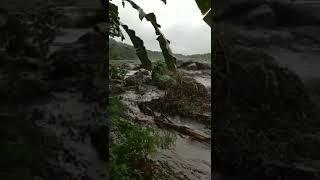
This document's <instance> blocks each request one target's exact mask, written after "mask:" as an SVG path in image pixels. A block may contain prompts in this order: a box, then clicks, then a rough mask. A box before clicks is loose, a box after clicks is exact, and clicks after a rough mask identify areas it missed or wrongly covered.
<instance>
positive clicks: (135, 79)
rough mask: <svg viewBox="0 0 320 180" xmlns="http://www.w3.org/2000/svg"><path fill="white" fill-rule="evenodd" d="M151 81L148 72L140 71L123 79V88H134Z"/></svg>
mask: <svg viewBox="0 0 320 180" xmlns="http://www.w3.org/2000/svg"><path fill="white" fill-rule="evenodd" d="M150 81H151V75H150V72H149V71H148V70H145V69H140V70H139V71H138V72H136V73H135V74H134V75H132V76H129V77H127V78H126V79H125V86H136V85H141V84H148V83H149V82H150Z"/></svg>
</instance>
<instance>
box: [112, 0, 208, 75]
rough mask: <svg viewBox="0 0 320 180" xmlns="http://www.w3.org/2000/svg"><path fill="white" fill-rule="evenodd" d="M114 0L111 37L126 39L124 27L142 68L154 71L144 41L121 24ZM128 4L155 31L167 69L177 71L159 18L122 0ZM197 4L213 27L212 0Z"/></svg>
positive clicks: (199, 1) (174, 59)
mask: <svg viewBox="0 0 320 180" xmlns="http://www.w3.org/2000/svg"><path fill="white" fill-rule="evenodd" d="M111 1H112V0H109V35H110V36H111V37H121V39H122V40H123V39H124V36H123V34H122V32H121V29H120V26H122V27H123V28H124V29H125V31H126V32H127V34H128V35H129V37H130V40H131V42H132V44H133V46H134V48H135V49H136V53H137V55H138V57H139V59H140V61H141V64H142V67H144V68H146V69H148V70H152V66H151V61H150V59H149V58H148V54H147V51H146V48H145V46H144V43H143V41H142V40H141V38H139V37H138V36H137V35H136V33H135V31H134V30H132V29H130V28H129V27H128V26H127V25H125V24H123V23H121V22H120V18H119V12H118V6H116V5H115V4H113V3H112V2H111ZM161 1H162V2H163V3H164V4H166V3H167V1H166V0H161ZM126 3H129V4H130V5H131V6H132V8H134V9H136V10H137V11H138V12H139V19H140V20H141V21H142V20H143V19H146V20H147V21H149V22H150V23H151V24H152V26H153V28H154V30H155V34H156V35H157V38H156V39H157V41H158V42H159V46H160V48H161V51H162V55H163V57H164V60H165V62H166V65H167V68H168V69H169V70H170V71H176V58H175V57H174V55H173V53H172V50H171V48H170V41H169V40H168V39H167V38H166V37H165V36H164V34H163V33H162V32H161V30H160V28H161V26H160V25H159V24H158V23H157V18H156V15H155V14H154V13H148V14H147V13H145V12H144V10H143V9H142V8H141V7H140V6H138V5H137V4H136V3H135V2H134V1H132V0H122V5H123V7H124V6H125V4H126ZM196 3H197V5H198V7H199V9H200V10H201V13H202V14H203V15H204V18H203V19H204V21H205V22H206V23H207V24H208V25H209V26H211V22H212V20H211V15H212V14H211V1H210V0H196Z"/></svg>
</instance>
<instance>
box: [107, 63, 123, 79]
mask: <svg viewBox="0 0 320 180" xmlns="http://www.w3.org/2000/svg"><path fill="white" fill-rule="evenodd" d="M109 73H110V74H109V79H117V80H124V78H125V76H126V74H127V70H126V69H125V67H124V65H122V66H110V70H109Z"/></svg>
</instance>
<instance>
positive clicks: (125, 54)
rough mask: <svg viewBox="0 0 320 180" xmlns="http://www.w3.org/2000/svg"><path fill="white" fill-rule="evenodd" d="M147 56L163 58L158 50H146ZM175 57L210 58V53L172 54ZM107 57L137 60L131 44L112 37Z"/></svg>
mask: <svg viewBox="0 0 320 180" xmlns="http://www.w3.org/2000/svg"><path fill="white" fill-rule="evenodd" d="M147 53H148V56H149V58H150V59H151V60H152V61H154V60H160V59H163V56H162V53H161V52H159V51H150V50H147ZM174 55H175V57H176V58H177V59H180V60H204V61H210V60H211V53H206V54H194V55H188V56H187V55H182V54H174ZM109 58H110V59H111V60H138V56H137V55H136V53H135V49H134V47H133V46H131V45H128V44H124V43H121V42H118V41H116V40H114V39H112V38H110V39H109Z"/></svg>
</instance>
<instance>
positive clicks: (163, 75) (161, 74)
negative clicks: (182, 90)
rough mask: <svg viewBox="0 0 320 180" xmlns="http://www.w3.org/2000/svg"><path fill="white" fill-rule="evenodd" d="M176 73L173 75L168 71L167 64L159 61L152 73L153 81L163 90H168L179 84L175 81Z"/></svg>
mask: <svg viewBox="0 0 320 180" xmlns="http://www.w3.org/2000/svg"><path fill="white" fill-rule="evenodd" d="M175 75H176V73H172V72H171V71H169V70H168V68H167V66H166V64H165V63H164V62H163V61H157V62H156V63H155V64H154V67H153V71H152V75H151V76H152V81H153V82H154V83H155V85H156V86H158V87H159V88H161V89H168V88H170V87H174V86H175V85H176V84H177V81H176V79H175Z"/></svg>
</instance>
